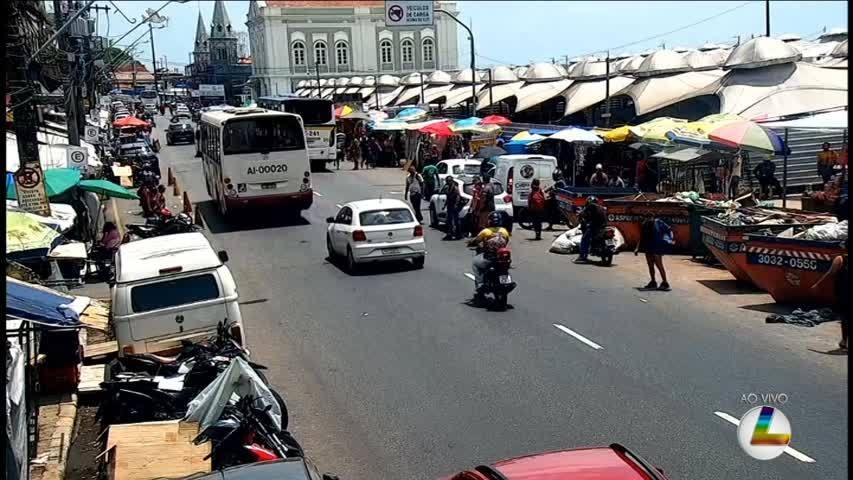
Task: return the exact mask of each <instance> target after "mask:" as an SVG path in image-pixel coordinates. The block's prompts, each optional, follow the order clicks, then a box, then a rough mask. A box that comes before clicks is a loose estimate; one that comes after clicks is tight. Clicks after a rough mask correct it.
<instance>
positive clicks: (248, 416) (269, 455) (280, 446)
mask: <svg viewBox="0 0 853 480" xmlns="http://www.w3.org/2000/svg"><path fill="white" fill-rule="evenodd" d="M255 404H256V399H255V398H253V397H250V396H247V397H243V398H240V399H239V400H238V401H237V402H236V403H235V404H233V405H227V406H226V407H225V410H224V411H223V413H222V416H221V417H220V418H219V420H217V421H216V422H215V423H214V424H213V425H211V426H209V427H207V428H205V429H204V430H203V431H202V432H201V433H200V434H199V435H198V436H197V437H196V438H195V439H193V443H195V444H196V445H201V444H203V443H205V442H208V441H209V442H211V444H212V445H213V448H212V449H211V452H210V454H209V455H208V456H207V457H205V460H206V459H208V458H212V459H213V462H212V464H213V468H214V469H221V468H227V467H231V466H235V465H243V464H247V463H254V462H261V461H266V460H275V459H281V458H294V457H303V456H304V453H303V450H302V446H301V445H300V444H299V442H297V441H296V439H295V438H293V435H291V434H290V432H288V431H287V430H286V429H285V428H276V427H275V425H273V422H272V418H271V417H270V415H269V414H268V412H269V410H270V406H269V405H268V406H266V408H258V407H256V406H255Z"/></svg>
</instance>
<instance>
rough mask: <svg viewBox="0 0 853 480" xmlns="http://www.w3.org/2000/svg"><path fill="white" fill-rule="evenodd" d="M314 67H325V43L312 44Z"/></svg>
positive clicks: (319, 41) (320, 41) (318, 41)
mask: <svg viewBox="0 0 853 480" xmlns="http://www.w3.org/2000/svg"><path fill="white" fill-rule="evenodd" d="M314 65H326V42H324V41H322V40H317V41H316V42H314Z"/></svg>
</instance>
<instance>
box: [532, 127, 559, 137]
mask: <svg viewBox="0 0 853 480" xmlns="http://www.w3.org/2000/svg"><path fill="white" fill-rule="evenodd" d="M560 130H562V128H560V129H556V130H555V129H550V128H531V129H530V130H528V132H530V134H531V135H545V136H548V135H553V134H555V133H557V132H559V131H560Z"/></svg>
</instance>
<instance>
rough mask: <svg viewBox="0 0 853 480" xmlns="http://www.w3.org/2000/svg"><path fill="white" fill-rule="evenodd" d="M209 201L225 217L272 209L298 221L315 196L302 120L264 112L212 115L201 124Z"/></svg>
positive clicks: (232, 110) (234, 110) (227, 111)
mask: <svg viewBox="0 0 853 480" xmlns="http://www.w3.org/2000/svg"><path fill="white" fill-rule="evenodd" d="M198 134H199V142H198V143H199V148H200V150H201V157H202V168H203V171H204V180H205V185H206V187H207V193H208V195H210V196H211V198H213V199H214V200H215V201H216V203H217V204H218V206H219V210H220V212H222V214H223V215H225V216H231V214H232V213H233V212H234V211H235V210H243V209H247V208H250V207H264V206H269V207H273V208H276V209H280V211H284V212H286V214H288V215H298V214H299V212H300V211H302V210H305V209H307V208H309V207H310V206H311V203H312V202H313V201H314V192H313V190H312V187H311V172H310V168H309V167H310V164H309V161H308V150H307V149H306V147H305V143H306V142H305V131H304V128H303V126H302V119H301V118H300V117H299V116H298V115H294V114H291V113H283V112H273V111H269V110H264V109H262V108H226V109H223V110H218V111H209V112H206V113H204V114H203V115H202V116H201V120H200V121H199V132H198Z"/></svg>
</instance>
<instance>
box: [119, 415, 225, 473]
mask: <svg viewBox="0 0 853 480" xmlns="http://www.w3.org/2000/svg"><path fill="white" fill-rule="evenodd" d="M197 435H198V424H197V423H194V422H181V421H179V420H169V421H163V422H146V423H130V424H124V425H112V426H110V428H109V433H108V434H107V450H106V451H105V452H104V454H106V456H107V478H108V479H109V480H151V479H155V478H160V477H168V478H173V477H176V478H180V477H184V476H188V475H191V474H194V473H198V472H205V473H206V472H210V468H211V467H210V459H208V460H205V459H204V457H206V456H207V455H208V454H209V453H210V443H204V444H201V445H194V444H193V443H192V439H193V438H195V437H196V436H197ZM102 455H103V454H102Z"/></svg>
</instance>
